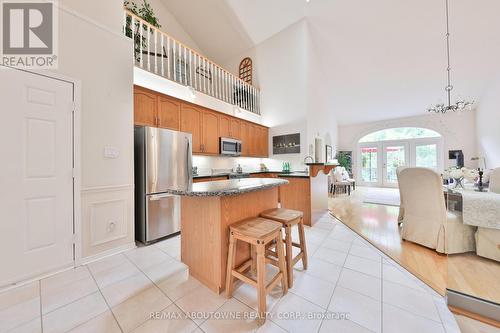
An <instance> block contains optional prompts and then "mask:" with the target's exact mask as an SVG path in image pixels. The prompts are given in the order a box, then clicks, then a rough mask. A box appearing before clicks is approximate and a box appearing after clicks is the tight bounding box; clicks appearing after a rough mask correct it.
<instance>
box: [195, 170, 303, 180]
mask: <svg viewBox="0 0 500 333" xmlns="http://www.w3.org/2000/svg"><path fill="white" fill-rule="evenodd" d="M243 173H249V174H251V175H252V174H258V173H275V174H278V176H279V177H303V178H309V173H305V172H300V171H292V172H290V173H283V171H281V170H280V171H272V170H268V171H259V170H257V171H244V172H243ZM229 174H230V173H229V172H221V173H214V174H210V173H205V174H203V173H198V174H196V175H193V178H194V179H196V178H215V177H224V176H229Z"/></svg>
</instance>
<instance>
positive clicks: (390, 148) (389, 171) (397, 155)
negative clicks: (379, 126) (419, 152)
mask: <svg viewBox="0 0 500 333" xmlns="http://www.w3.org/2000/svg"><path fill="white" fill-rule="evenodd" d="M407 153H408V145H407V144H405V143H404V144H403V143H401V144H390V145H384V179H383V185H384V186H397V184H398V179H397V176H396V169H397V168H398V167H399V166H403V165H407Z"/></svg>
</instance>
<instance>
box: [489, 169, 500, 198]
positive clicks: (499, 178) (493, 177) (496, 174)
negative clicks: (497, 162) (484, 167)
mask: <svg viewBox="0 0 500 333" xmlns="http://www.w3.org/2000/svg"><path fill="white" fill-rule="evenodd" d="M490 192H495V193H500V168H496V169H493V170H492V171H491V173H490Z"/></svg>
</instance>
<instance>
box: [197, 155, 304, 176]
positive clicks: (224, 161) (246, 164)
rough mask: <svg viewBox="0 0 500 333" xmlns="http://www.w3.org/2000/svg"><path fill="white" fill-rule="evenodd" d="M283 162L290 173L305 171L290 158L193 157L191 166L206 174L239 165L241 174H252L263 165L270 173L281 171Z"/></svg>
mask: <svg viewBox="0 0 500 333" xmlns="http://www.w3.org/2000/svg"><path fill="white" fill-rule="evenodd" d="M283 162H289V163H290V166H291V170H292V171H303V170H305V169H306V166H305V164H304V162H303V161H302V160H301V159H300V157H292V158H283V159H277V158H254V157H221V156H200V155H194V156H193V166H195V167H198V173H199V174H207V173H210V172H211V171H212V169H232V170H236V167H237V166H238V164H239V165H241V167H242V168H243V172H253V171H258V170H259V169H260V164H261V163H264V164H265V165H266V167H267V168H268V169H269V170H271V171H281V169H282V164H283Z"/></svg>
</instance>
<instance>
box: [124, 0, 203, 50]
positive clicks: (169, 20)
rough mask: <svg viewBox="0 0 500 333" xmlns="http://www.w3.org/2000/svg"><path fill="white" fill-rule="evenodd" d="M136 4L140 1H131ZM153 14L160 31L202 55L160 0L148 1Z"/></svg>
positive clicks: (140, 1) (140, 0)
mask: <svg viewBox="0 0 500 333" xmlns="http://www.w3.org/2000/svg"><path fill="white" fill-rule="evenodd" d="M133 1H134V2H135V3H136V4H140V3H142V0H133ZM148 3H150V4H151V7H152V8H153V9H154V13H155V14H156V17H157V18H158V21H159V22H160V25H161V28H160V30H161V31H163V32H164V33H166V34H167V35H169V36H171V37H173V38H175V39H177V40H178V41H180V42H182V43H184V44H186V45H187V46H189V47H190V48H192V49H194V50H196V51H198V52H200V53H202V54H203V52H202V50H201V49H200V47H199V46H198V44H197V43H196V42H195V41H194V40H193V38H192V37H191V36H190V35H189V34H188V33H187V32H186V30H185V29H184V27H183V26H182V25H181V24H180V23H179V21H178V20H177V19H176V18H175V16H174V15H173V14H172V13H171V12H170V11H169V10H168V8H167V7H166V6H165V5H164V4H163V2H162V1H161V0H148Z"/></svg>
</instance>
